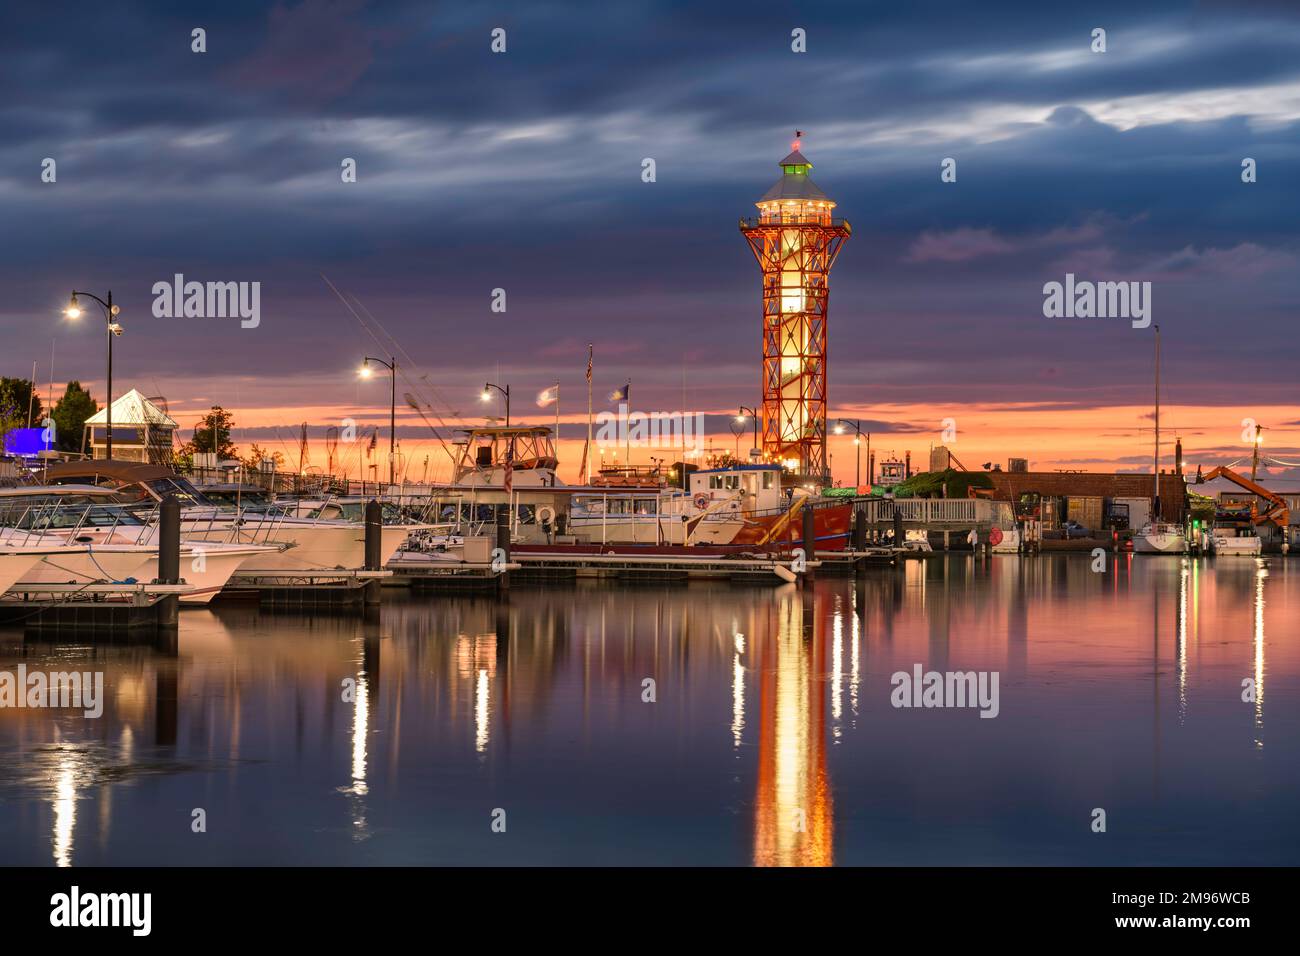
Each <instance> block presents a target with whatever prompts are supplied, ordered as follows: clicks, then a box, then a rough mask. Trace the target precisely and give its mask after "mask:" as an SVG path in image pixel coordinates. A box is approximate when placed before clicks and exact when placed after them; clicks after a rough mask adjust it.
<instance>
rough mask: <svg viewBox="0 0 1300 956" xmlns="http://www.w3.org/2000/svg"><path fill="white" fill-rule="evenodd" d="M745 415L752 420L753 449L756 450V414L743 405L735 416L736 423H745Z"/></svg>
mask: <svg viewBox="0 0 1300 956" xmlns="http://www.w3.org/2000/svg"><path fill="white" fill-rule="evenodd" d="M746 414H748V415H749V416H750V417H751V418H753V419H754V447H755V448H757V447H758V412H756V411H754V410H753V409H752V408H749V407H747V406H745V405H741V406H740V413H739V414H738V415H737V416H736V421H738V422H741V423H742V424H743V423H744V421H745V416H746Z"/></svg>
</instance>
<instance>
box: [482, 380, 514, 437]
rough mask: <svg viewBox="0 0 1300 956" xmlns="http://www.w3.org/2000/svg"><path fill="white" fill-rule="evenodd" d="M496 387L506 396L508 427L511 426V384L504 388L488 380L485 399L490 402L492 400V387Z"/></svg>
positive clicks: (484, 392)
mask: <svg viewBox="0 0 1300 956" xmlns="http://www.w3.org/2000/svg"><path fill="white" fill-rule="evenodd" d="M494 388H495V389H496V390H497V391H498V392H500V393H501V394H502V395H504V396H505V397H506V428H509V427H510V386H509V385H507V386H506V387H505V388H502V387H501V386H500V385H494V384H493V383H491V382H488V383H487V384H486V385H484V386H483V401H485V402H488V401H491V400H492V389H494Z"/></svg>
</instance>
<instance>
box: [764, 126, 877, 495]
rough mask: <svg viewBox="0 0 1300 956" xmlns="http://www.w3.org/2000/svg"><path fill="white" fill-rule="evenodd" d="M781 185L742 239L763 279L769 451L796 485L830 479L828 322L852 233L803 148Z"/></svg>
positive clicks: (784, 165) (787, 162)
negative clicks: (832, 282)
mask: <svg viewBox="0 0 1300 956" xmlns="http://www.w3.org/2000/svg"><path fill="white" fill-rule="evenodd" d="M780 166H781V173H782V175H781V178H780V179H779V180H778V181H777V182H776V184H775V185H774V186H773V187H772V188H771V189H769V190H768V191H767V193H766V194H765V195H764V196H763V198H762V199H760V200H759V201H758V202H756V203H755V204H754V205H756V206H757V207H758V211H759V214H758V216H757V217H756V218H753V219H742V220H741V221H740V231H741V232H742V233H744V235H745V239H746V240H747V241H748V242H749V248H750V250H751V251H752V252H753V253H754V258H755V259H756V260H758V267H759V269H760V270H762V273H763V371H762V385H761V388H762V396H763V402H762V411H761V414H762V418H763V423H762V450H763V457H764V459H766V460H768V461H780V462H783V463H785V464H786V466H787V469H788V470H789V471H790V472H792V473H794V474H795V475H796V476H797V478H805V479H809V478H810V479H815V480H819V481H820V480H824V479H826V478H828V477H829V476H828V468H827V462H826V319H827V311H828V310H827V300H828V295H829V283H828V278H829V275H830V271H831V267H832V266H833V265H834V264H835V259H836V257H837V256H838V255H839V252H840V248H841V247H842V246H843V244H844V242H845V240H847V239H848V238H849V235H850V233H851V232H852V230H851V228H850V226H849V224H848V222H846V221H845V220H843V219H835V218H833V210H834V209H835V202H834V201H833V200H832V199H831V198H830V197H828V196H827V195H826V194H825V193H824V192H822V191H821V189H819V188H818V187H817V185H816V183H814V182H813V181H812V180H811V179H810V178H808V171H809V170H810V169H812V163H811V162H809V160H808V159H807V158H806V157H805V156H804V155H803V153H802V152H801V151H800V144H799V140H797V139H796V140H795V141H794V143H793V144H791V151H790V155H788V156H787V157H785V159H783V160H781V163H780Z"/></svg>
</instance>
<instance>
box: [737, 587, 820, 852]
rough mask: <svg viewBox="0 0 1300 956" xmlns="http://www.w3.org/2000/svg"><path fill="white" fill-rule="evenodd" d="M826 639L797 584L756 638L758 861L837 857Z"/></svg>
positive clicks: (809, 600) (808, 598) (811, 605)
mask: <svg viewBox="0 0 1300 956" xmlns="http://www.w3.org/2000/svg"><path fill="white" fill-rule="evenodd" d="M771 618H775V620H772V619H771ZM836 626H837V627H838V626H839V625H838V624H837V625H836ZM823 637H824V635H823V634H822V624H821V621H820V620H819V618H818V616H817V614H816V613H815V604H814V602H813V598H812V596H811V595H805V596H800V595H798V594H797V592H795V591H794V589H793V588H791V589H790V593H788V594H786V595H783V596H782V598H781V599H780V601H779V602H778V603H777V605H776V607H775V608H773V609H772V610H771V611H770V612H769V621H768V626H767V627H766V628H764V632H763V633H762V634H761V635H755V640H754V643H753V650H754V655H755V658H756V660H755V667H756V669H757V670H758V671H759V674H760V676H759V681H758V711H759V717H758V786H757V792H756V793H755V797H754V865H755V866H830V865H831V864H832V863H833V862H834V855H835V854H834V829H835V828H834V816H833V801H832V798H831V788H830V780H829V778H828V774H827V771H826V695H827V684H828V682H827V681H826V680H825V677H824V675H825V674H826V672H827V670H828V667H827V663H828V662H827V660H826V656H827V654H826V643H825V641H824V640H823Z"/></svg>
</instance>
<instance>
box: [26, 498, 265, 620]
mask: <svg viewBox="0 0 1300 956" xmlns="http://www.w3.org/2000/svg"><path fill="white" fill-rule="evenodd" d="M113 497H114V492H113V491H112V490H111V489H108V488H99V487H96V486H94V485H50V486H37V487H20V488H7V489H0V523H3V524H6V525H10V524H12V525H15V527H14V528H12V529H9V530H11V531H12V532H13V534H12V536H11V537H12V538H13V539H14V540H16V541H23V540H34V541H41V542H44V543H45V544H44V547H46V548H47V549H50V550H51V551H53V553H52V554H50V555H49V557H48V559H47V560H46V561H45V564H46V565H47V566H48V567H44V568H41V569H39V570H38V572H36V573H29V574H28V575H27V576H25V577H24V578H22V581H23V583H52V582H63V581H65V580H67V579H66V578H64V577H61V575H63V574H66V573H67V572H68V570H69V569H73V570H76V569H77V567H78V564H77V562H80V574H81V576H82V577H86V578H89V579H90V580H95V578H93V577H91V575H92V574H93V572H95V571H99V572H101V575H100V577H102V578H104V579H106V580H125V579H126V578H128V577H130V578H134V579H135V580H140V581H153V580H156V579H157V578H158V524H157V522H150V521H148V520H146V519H145V518H143V517H141V516H140V514H139V513H137V512H135V511H133V510H131V509H129V508H127V507H126V506H123V505H120V504H112V503H108V502H112V500H113ZM280 550H282V548H281V547H280V546H277V545H243V544H228V543H224V542H193V541H186V540H185V539H184V537H183V536H182V539H181V548H180V560H181V567H180V571H181V578H182V579H183V580H184V581H185V582H186V583H187V584H191V585H193V586H194V588H195V589H194V590H193V591H191V592H189V593H187V594H184V595H182V596H181V602H182V603H184V604H206V603H208V602H209V601H211V600H212V598H213V597H215V596H216V595H217V593H218V592H220V591H221V589H222V588H223V587H225V585H226V582H227V581H229V580H230V577H231V576H232V575H233V574H234V573H235V571H236V570H238V569H239V568H240V567H241V566H243V564H244V563H245V562H246V561H248V560H249V559H251V558H255V557H260V556H263V555H266V554H269V553H278V552H279V551H280ZM126 555H130V556H132V558H133V559H134V563H132V561H131V559H128V558H127V557H126ZM141 556H142V558H143V560H140V557H141ZM128 564H129V565H130V567H128ZM113 575H115V576H113Z"/></svg>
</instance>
